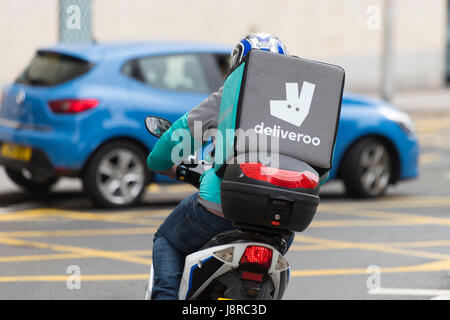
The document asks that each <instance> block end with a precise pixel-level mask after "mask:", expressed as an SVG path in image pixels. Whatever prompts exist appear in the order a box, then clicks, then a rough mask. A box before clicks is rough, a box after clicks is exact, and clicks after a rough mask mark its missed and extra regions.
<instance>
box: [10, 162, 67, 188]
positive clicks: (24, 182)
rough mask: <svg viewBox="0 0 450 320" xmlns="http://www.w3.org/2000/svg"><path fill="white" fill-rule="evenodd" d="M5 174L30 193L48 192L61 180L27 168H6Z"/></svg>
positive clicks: (55, 176)
mask: <svg viewBox="0 0 450 320" xmlns="http://www.w3.org/2000/svg"><path fill="white" fill-rule="evenodd" d="M5 172H6V175H7V176H8V177H9V178H10V179H11V180H12V181H13V182H14V183H15V184H17V185H18V186H20V187H22V188H24V189H26V190H30V191H47V190H48V189H49V188H50V187H51V186H52V185H54V184H55V183H56V182H57V181H58V179H59V177H58V176H57V175H39V174H36V173H32V172H31V171H29V170H27V169H25V168H23V169H12V168H5Z"/></svg>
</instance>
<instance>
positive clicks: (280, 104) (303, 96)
mask: <svg viewBox="0 0 450 320" xmlns="http://www.w3.org/2000/svg"><path fill="white" fill-rule="evenodd" d="M315 88H316V85H315V84H314V83H311V82H307V81H303V85H302V90H301V92H300V96H299V94H298V83H296V82H288V83H286V100H270V114H271V115H272V116H274V117H277V118H279V119H281V120H284V121H286V122H289V123H290V124H293V125H294V126H297V127H300V126H301V125H302V123H303V121H304V120H305V118H306V117H307V116H308V113H309V109H310V107H311V101H312V98H313V95H314V90H315Z"/></svg>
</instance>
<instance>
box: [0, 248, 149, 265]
mask: <svg viewBox="0 0 450 320" xmlns="http://www.w3.org/2000/svg"><path fill="white" fill-rule="evenodd" d="M117 252H119V253H125V254H127V255H132V256H151V255H152V250H127V251H117ZM83 258H96V257H95V256H92V255H86V254H83V253H53V254H33V255H26V256H3V257H0V263H1V262H28V261H46V260H66V259H83Z"/></svg>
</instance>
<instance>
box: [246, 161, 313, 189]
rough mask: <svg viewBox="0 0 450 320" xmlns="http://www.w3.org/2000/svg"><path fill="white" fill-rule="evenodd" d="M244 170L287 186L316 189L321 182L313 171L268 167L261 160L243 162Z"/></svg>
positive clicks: (253, 177) (255, 176)
mask: <svg viewBox="0 0 450 320" xmlns="http://www.w3.org/2000/svg"><path fill="white" fill-rule="evenodd" d="M240 166H241V170H242V172H243V173H244V174H245V175H246V176H247V177H249V178H252V179H256V180H260V181H266V182H269V183H271V184H274V185H277V186H280V187H285V188H304V189H314V188H315V187H317V184H318V183H319V177H318V176H317V175H316V174H314V173H312V172H311V171H308V170H305V171H303V172H295V171H288V170H282V169H276V168H271V167H266V166H264V165H263V164H261V163H259V162H252V163H243V164H241V165H240Z"/></svg>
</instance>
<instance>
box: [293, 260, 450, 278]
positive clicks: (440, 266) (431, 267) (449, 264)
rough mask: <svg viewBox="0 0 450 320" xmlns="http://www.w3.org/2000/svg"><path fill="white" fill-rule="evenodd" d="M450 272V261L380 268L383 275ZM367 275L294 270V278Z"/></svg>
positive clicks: (348, 271) (352, 270)
mask: <svg viewBox="0 0 450 320" xmlns="http://www.w3.org/2000/svg"><path fill="white" fill-rule="evenodd" d="M445 270H450V260H443V261H436V262H430V263H424V264H419V265H413V266H399V267H385V268H380V272H381V273H382V274H383V273H409V272H436V271H445ZM358 274H367V269H364V268H350V269H316V270H292V271H291V276H292V277H313V276H337V275H341V276H342V275H358Z"/></svg>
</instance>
